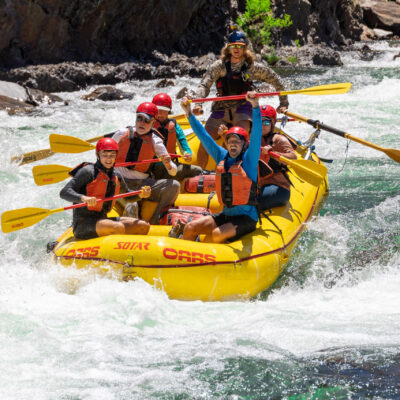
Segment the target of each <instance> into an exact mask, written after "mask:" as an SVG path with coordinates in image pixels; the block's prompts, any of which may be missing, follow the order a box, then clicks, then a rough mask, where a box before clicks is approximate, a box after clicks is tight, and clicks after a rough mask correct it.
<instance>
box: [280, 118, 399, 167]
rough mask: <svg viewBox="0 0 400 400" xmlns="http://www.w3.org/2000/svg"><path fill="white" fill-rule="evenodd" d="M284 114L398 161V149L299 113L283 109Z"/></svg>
mask: <svg viewBox="0 0 400 400" xmlns="http://www.w3.org/2000/svg"><path fill="white" fill-rule="evenodd" d="M284 114H285V115H287V116H288V117H291V118H294V119H296V120H298V121H303V122H306V123H307V124H309V125H311V126H313V127H314V128H316V129H323V130H325V131H328V132H331V133H333V134H335V135H338V136H341V137H342V138H345V139H349V140H352V141H353V142H357V143H360V144H363V145H365V146H368V147H371V148H372V149H375V150H379V151H382V152H384V153H385V154H386V155H387V156H389V157H390V158H391V159H392V160H395V161H397V162H400V150H397V149H388V148H385V147H382V146H378V145H376V144H374V143H371V142H368V141H366V140H363V139H360V138H358V137H356V136H352V135H350V134H349V133H346V132H344V131H341V130H339V129H336V128H333V127H332V126H329V125H325V124H323V123H322V122H319V121H317V120H314V119H309V118H306V117H302V116H301V115H297V114H294V113H292V112H290V111H285V112H284Z"/></svg>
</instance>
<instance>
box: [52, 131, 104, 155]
mask: <svg viewBox="0 0 400 400" xmlns="http://www.w3.org/2000/svg"><path fill="white" fill-rule="evenodd" d="M49 140H50V148H51V150H52V151H53V152H54V153H82V152H84V151H88V150H92V149H94V148H95V147H96V146H93V145H92V144H90V143H88V142H86V141H85V140H82V139H79V138H76V137H74V136H67V135H57V134H55V133H52V134H51V135H50V137H49Z"/></svg>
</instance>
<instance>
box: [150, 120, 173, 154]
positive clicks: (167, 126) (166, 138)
mask: <svg viewBox="0 0 400 400" xmlns="http://www.w3.org/2000/svg"><path fill="white" fill-rule="evenodd" d="M153 126H154V129H157V131H158V132H160V133H161V136H162V139H163V142H164V146H165V147H166V148H167V151H168V153H170V154H175V152H176V130H175V126H176V121H175V120H174V119H171V118H168V119H167V120H166V121H165V122H164V123H163V124H161V123H160V121H157V120H156V122H155V123H154V125H153Z"/></svg>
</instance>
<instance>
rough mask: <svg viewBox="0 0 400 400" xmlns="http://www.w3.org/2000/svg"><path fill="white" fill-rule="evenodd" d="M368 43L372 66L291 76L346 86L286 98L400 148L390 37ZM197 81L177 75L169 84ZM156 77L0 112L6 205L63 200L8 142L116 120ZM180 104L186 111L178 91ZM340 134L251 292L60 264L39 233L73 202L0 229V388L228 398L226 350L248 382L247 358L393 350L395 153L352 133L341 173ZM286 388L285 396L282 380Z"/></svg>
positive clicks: (42, 394) (326, 147)
mask: <svg viewBox="0 0 400 400" xmlns="http://www.w3.org/2000/svg"><path fill="white" fill-rule="evenodd" d="M376 47H377V48H379V49H381V50H382V51H383V54H382V56H381V57H380V58H379V59H378V60H374V61H372V62H371V63H366V62H362V61H360V60H358V59H357V57H356V56H355V55H354V54H348V55H346V56H345V57H344V61H345V66H344V67H341V68H333V69H329V70H317V71H316V72H315V73H312V74H309V75H304V74H302V75H298V76H295V77H292V78H289V79H288V80H287V82H288V83H289V84H292V88H299V87H308V86H315V85H319V84H325V83H333V82H343V81H350V82H352V83H353V88H352V90H351V92H349V93H348V94H345V95H339V96H324V97H322V96H291V97H290V105H291V107H290V109H291V110H292V111H293V112H295V113H297V114H300V115H304V116H307V117H309V118H313V119H319V120H321V121H323V122H324V123H325V124H327V125H330V126H334V127H337V128H339V129H343V130H345V131H347V132H348V133H351V134H352V135H354V136H358V137H360V138H362V139H365V140H368V141H371V142H374V143H376V144H379V145H381V146H384V147H391V148H398V149H400V128H399V126H400V113H399V110H400V97H399V93H400V73H399V72H398V69H399V65H400V60H399V59H397V61H396V62H393V63H391V62H390V58H391V57H392V53H393V48H389V47H388V46H387V45H386V44H377V45H376ZM397 51H399V47H397ZM385 75H387V76H385ZM197 82H198V80H193V79H182V80H180V81H179V83H178V81H177V83H178V86H176V87H173V88H171V90H170V93H171V94H172V95H175V93H177V92H178V90H180V88H181V87H183V86H188V87H189V86H193V87H194V86H195V85H196V84H197ZM155 84H156V82H155V81H150V82H130V83H126V84H123V85H118V87H119V88H121V89H123V90H126V91H134V92H136V93H137V96H136V98H135V99H134V101H121V102H110V103H105V102H101V101H98V102H85V101H82V100H79V96H80V95H81V94H83V93H86V92H89V90H91V89H92V88H89V89H88V90H85V91H83V92H81V93H62V94H61V96H62V97H63V98H65V99H69V100H70V101H71V103H70V105H69V106H63V105H57V104H56V105H53V106H50V107H49V106H42V107H40V108H39V111H38V112H37V113H35V114H34V115H29V116H28V115H27V116H8V115H7V114H6V113H4V112H2V113H0V133H1V135H0V144H1V148H2V158H1V160H0V180H1V183H2V186H1V189H0V191H1V192H0V193H1V194H0V209H1V210H0V211H1V212H4V211H5V210H9V209H15V208H21V207H28V206H32V207H43V208H56V207H60V206H62V205H63V202H62V201H61V200H60V199H59V198H58V192H59V190H60V188H61V187H62V183H59V184H56V185H52V186H43V187H37V186H35V184H34V182H33V179H32V177H31V168H32V164H28V165H25V166H21V167H17V166H16V165H12V164H10V163H9V159H10V156H11V155H14V154H16V153H18V152H27V151H32V150H37V149H40V148H47V147H48V135H49V134H50V133H53V132H54V133H61V134H72V135H75V136H78V137H81V138H89V137H93V136H96V135H99V134H102V133H106V132H110V131H113V130H115V129H117V128H119V127H123V126H126V125H127V124H129V123H131V122H132V118H133V114H134V110H135V107H136V106H137V105H138V104H139V103H140V102H141V101H143V100H148V99H151V97H152V96H153V95H154V94H155V93H157V89H156V88H155ZM173 97H174V96H173ZM272 104H273V105H277V103H276V100H273V102H272ZM174 112H176V113H180V110H179V107H178V102H177V101H176V102H175V105H174ZM287 131H288V133H290V134H292V135H294V136H295V137H297V138H299V139H302V140H304V139H306V138H307V135H308V134H310V132H311V129H310V127H309V126H307V125H305V124H301V125H298V124H296V123H290V124H289V125H288V129H287ZM345 147H346V141H345V140H344V139H342V138H340V137H337V136H334V135H332V134H329V133H327V132H322V133H321V136H320V139H319V140H318V142H317V152H318V154H319V155H320V156H323V157H327V158H334V159H335V162H334V164H332V165H330V166H329V169H330V172H331V175H330V181H331V186H332V190H331V195H330V198H329V199H328V201H327V204H326V206H325V208H324V210H323V212H322V215H320V216H317V217H315V218H314V219H313V220H312V221H311V222H310V223H309V225H308V231H307V232H305V233H304V234H303V236H302V238H301V240H300V243H299V246H298V248H297V251H296V252H295V254H294V256H293V259H292V262H291V264H290V265H289V267H288V270H287V271H286V272H285V274H284V275H283V277H282V278H281V279H280V281H279V282H278V284H277V285H276V286H275V288H274V289H273V290H272V291H271V292H270V293H269V294H268V295H266V296H264V297H263V296H262V297H260V298H259V299H257V300H254V301H247V302H226V303H202V302H180V301H174V300H170V299H168V297H167V296H166V295H165V294H164V293H162V292H159V291H157V290H155V289H153V288H152V287H150V286H149V285H147V284H146V283H144V282H141V281H136V282H116V281H112V280H108V279H99V278H96V277H94V276H92V275H90V274H88V273H81V272H78V271H75V270H73V269H69V270H66V269H64V268H62V267H57V266H54V265H53V264H52V262H51V261H50V260H49V258H48V256H46V254H45V245H46V243H47V242H48V241H50V240H54V239H56V238H57V237H58V236H59V235H60V234H61V233H62V232H63V231H64V229H65V228H66V227H67V225H68V224H69V223H70V219H71V215H70V214H69V213H67V212H64V213H59V214H55V215H53V216H51V217H48V218H46V219H45V220H43V221H42V222H40V223H39V224H36V225H35V226H33V227H31V228H28V229H25V230H23V231H19V232H15V233H11V234H8V235H4V234H2V235H1V236H0V252H1V262H0V276H1V279H0V399H2V400H6V399H35V400H37V399H38V400H41V399H43V400H49V399H63V400H64V399H85V400H86V399H90V400H91V399H96V400H98V399H100V400H102V399H106V400H108V399H136V398H138V399H139V398H141V399H143V398H195V399H198V398H238V397H234V394H235V393H241V391H240V390H239V388H235V386H234V384H233V383H232V381H231V380H230V379H228V378H227V377H226V376H225V375H224V373H226V371H227V370H230V369H232V368H233V367H232V365H231V364H230V362H231V361H230V360H234V361H233V362H234V364H235V363H236V364H238V365H239V366H242V368H238V371H237V378H236V380H235V381H237V382H239V384H240V386H241V387H242V388H244V389H243V390H244V391H246V384H247V382H251V381H252V379H255V378H254V376H253V375H256V374H257V372H259V371H257V370H250V371H247V370H246V369H245V362H244V360H252V362H253V361H254V360H261V361H260V362H262V363H264V364H265V365H270V364H271V365H272V364H273V363H274V362H282V363H283V365H284V366H285V368H292V367H293V368H294V367H295V366H297V365H298V360H299V359H302V360H304V359H305V360H307V359H309V358H313V357H316V356H317V355H318V354H334V353H335V351H337V349H349V350H348V354H349V356H350V355H351V356H350V358H352V360H353V361H355V360H361V362H367V361H368V358H367V357H366V356H364V355H362V354H361V353H358V349H362V348H368V349H371V351H372V352H373V353H376V354H384V355H387V358H388V359H390V358H391V357H392V356H393V354H399V353H400V335H399V331H400V311H399V310H400V295H399V293H400V252H399V247H400V238H399V231H400V218H399V215H400V169H399V164H397V163H395V162H394V161H391V160H390V159H388V158H387V157H386V156H385V155H384V154H383V153H380V152H377V151H375V150H373V149H370V148H367V147H365V146H361V145H358V144H356V143H351V144H350V147H349V150H348V154H347V163H346V164H345V166H344V169H343V170H342V167H343V164H344V162H345V159H346V154H345ZM91 157H93V154H90V153H85V154H84V155H82V154H78V155H65V154H60V155H56V156H53V157H52V158H49V159H47V160H43V161H42V162H39V164H49V163H54V164H62V165H69V166H74V165H75V164H77V163H78V162H80V161H82V160H85V159H90V158H91ZM35 165H36V164H35ZM265 368H267V367H265ZM285 368H284V369H285ZM284 369H283V370H284ZM224 376H225V378H224ZM291 377H292V379H294V378H293V376H291ZM286 379H289V378H287V377H286ZM225 380H226V381H225ZM299 382H300V381H299V380H295V379H294V382H292V384H289V387H293V388H295V387H296V385H299V387H300V386H301V385H300V383H299ZM256 384H257V380H255V383H254V385H256ZM249 385H250V388H249V387H248V386H247V390H248V392H251V384H249ZM282 385H283V387H284V388H285V390H286V391H285V390H283V389H282V392H281V393H280V396H282V397H285V396H286V395H287V393H288V385H285V384H282ZM291 385H292V386H291ZM228 386H230V387H231V391H230V392H224V390H225V388H226V387H228ZM253 389H254V388H253ZM299 392H300V389H297V391H296V390H295V391H294V393H299ZM232 393H233V394H232ZM242 393H243V392H242ZM179 396H181V397H179ZM254 398H258V397H254ZM393 398H394V397H393Z"/></svg>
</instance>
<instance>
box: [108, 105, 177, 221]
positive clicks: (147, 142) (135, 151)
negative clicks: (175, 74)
mask: <svg viewBox="0 0 400 400" xmlns="http://www.w3.org/2000/svg"><path fill="white" fill-rule="evenodd" d="M157 114H158V109H157V106H156V105H155V104H153V103H149V102H145V103H142V104H140V105H139V107H138V108H137V110H136V122H135V126H128V127H127V128H125V129H121V130H119V131H117V132H115V133H114V135H113V139H114V140H115V141H116V142H118V144H119V152H118V157H117V163H123V162H138V164H136V165H132V166H128V167H118V168H117V170H118V171H119V172H120V174H121V175H122V177H123V178H124V180H125V182H126V185H127V187H128V189H129V190H137V189H138V188H140V187H142V186H150V188H151V195H150V197H149V198H148V199H149V200H150V201H152V202H154V203H155V208H154V211H153V214H152V216H151V218H150V220H149V222H150V223H151V224H158V223H159V215H160V211H161V210H162V209H163V208H165V207H167V206H170V205H172V204H173V203H174V201H175V200H176V198H177V197H178V194H179V192H180V184H179V182H177V181H176V180H173V179H152V178H150V171H151V166H152V163H149V162H147V163H146V162H145V160H151V159H153V158H155V157H158V158H160V159H161V162H162V163H163V165H164V167H165V168H166V170H167V171H168V174H169V175H170V176H171V177H172V176H174V175H176V172H177V166H176V165H175V163H174V162H173V161H172V160H171V157H170V155H169V154H168V151H167V149H166V148H165V146H164V143H163V140H162V138H161V137H160V136H159V134H158V133H157V131H156V130H154V128H153V126H154V123H155V121H156V118H157ZM127 201H128V203H129V199H127ZM120 204H121V205H123V206H125V207H126V209H128V205H127V203H126V202H125V201H124V202H120ZM129 208H130V207H129ZM133 209H134V208H133ZM128 215H129V214H128Z"/></svg>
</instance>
